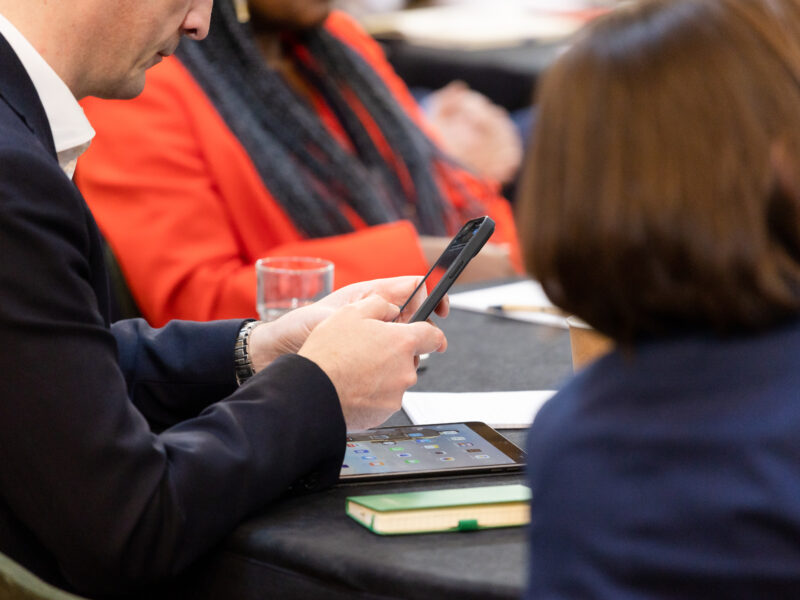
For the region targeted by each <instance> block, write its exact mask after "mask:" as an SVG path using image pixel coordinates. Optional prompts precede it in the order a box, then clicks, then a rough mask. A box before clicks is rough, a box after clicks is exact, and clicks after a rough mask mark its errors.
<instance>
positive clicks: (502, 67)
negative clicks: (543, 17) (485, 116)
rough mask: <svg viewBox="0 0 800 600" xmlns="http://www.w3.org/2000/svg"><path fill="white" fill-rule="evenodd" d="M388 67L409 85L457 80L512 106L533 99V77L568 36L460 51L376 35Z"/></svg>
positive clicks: (436, 84) (435, 86)
mask: <svg viewBox="0 0 800 600" xmlns="http://www.w3.org/2000/svg"><path fill="white" fill-rule="evenodd" d="M378 40H379V41H380V42H381V45H382V46H383V48H384V51H385V52H386V57H387V58H388V59H389V62H390V63H391V64H392V67H394V70H395V71H396V72H397V74H398V75H400V77H401V78H402V79H403V81H405V83H406V85H408V87H410V88H427V89H438V88H440V87H442V86H444V85H446V84H448V83H449V82H451V81H453V80H455V79H460V80H462V81H464V82H466V83H468V84H469V86H470V87H471V88H472V89H474V90H477V91H479V92H481V93H482V94H484V95H485V96H487V97H488V98H490V99H491V100H492V101H493V102H495V103H496V104H499V105H500V106H503V107H505V108H507V109H508V110H516V109H520V108H526V107H528V106H530V105H531V103H532V102H533V91H534V89H535V87H536V81H537V80H538V78H539V76H540V75H541V74H542V73H543V72H544V71H545V70H546V69H547V67H548V66H550V64H552V62H553V61H554V60H555V59H556V58H557V57H558V55H559V54H560V53H561V52H563V51H564V50H565V49H566V47H567V45H568V40H561V41H558V42H536V41H531V42H528V43H525V44H520V45H515V46H508V47H501V48H490V49H482V50H462V49H451V48H435V47H429V46H421V45H418V44H412V43H409V42H407V41H405V40H398V39H388V38H387V39H381V38H378Z"/></svg>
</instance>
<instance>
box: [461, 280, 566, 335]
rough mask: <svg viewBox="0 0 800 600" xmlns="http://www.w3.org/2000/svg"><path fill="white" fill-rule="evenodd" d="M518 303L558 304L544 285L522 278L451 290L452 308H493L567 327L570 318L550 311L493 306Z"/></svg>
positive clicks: (506, 314) (507, 314) (519, 317)
mask: <svg viewBox="0 0 800 600" xmlns="http://www.w3.org/2000/svg"><path fill="white" fill-rule="evenodd" d="M502 305H517V306H533V307H537V306H540V307H546V308H554V306H553V303H552V302H550V299H549V298H548V297H547V296H546V295H545V293H544V290H543V289H542V286H541V285H540V284H539V283H538V282H536V281H518V282H516V283H509V284H506V285H497V286H493V287H488V288H483V289H480V290H474V291H471V292H461V293H457V294H450V306H451V308H460V309H464V310H472V311H477V312H491V313H492V314H497V315H500V316H503V317H506V318H509V319H516V320H518V321H529V322H531V323H542V324H544V325H552V326H553V327H563V328H565V329H566V327H567V321H566V319H565V318H564V317H563V316H559V315H553V314H549V313H546V312H535V311H508V312H495V311H492V309H491V307H492V306H502Z"/></svg>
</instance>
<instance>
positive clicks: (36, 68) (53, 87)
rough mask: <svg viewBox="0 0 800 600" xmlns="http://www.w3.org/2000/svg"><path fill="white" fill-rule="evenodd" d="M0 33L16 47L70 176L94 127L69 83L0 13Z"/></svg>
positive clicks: (87, 143)
mask: <svg viewBox="0 0 800 600" xmlns="http://www.w3.org/2000/svg"><path fill="white" fill-rule="evenodd" d="M0 35H2V36H3V37H4V38H5V39H6V41H7V42H8V43H9V44H10V45H11V47H12V48H13V49H14V52H15V53H16V55H17V57H18V58H19V60H20V62H21V63H22V66H23V67H24V68H25V70H26V71H27V72H28V76H29V77H30V78H31V81H33V85H34V87H35V88H36V92H37V93H38V94H39V99H40V100H41V102H42V105H43V106H44V110H45V113H46V114H47V120H48V121H49V123H50V130H51V131H52V132H53V143H54V144H55V147H56V152H57V154H58V164H59V165H60V166H61V168H62V169H63V170H64V172H65V173H66V174H67V176H68V177H70V178H71V177H72V174H73V173H74V171H75V163H76V162H77V160H78V157H79V156H80V155H81V154H82V153H83V152H84V151H85V150H86V149H87V148H88V147H89V142H90V141H91V140H92V138H93V137H94V129H92V126H91V125H90V124H89V121H88V119H87V118H86V115H85V114H84V113H83V109H82V108H81V106H80V104H78V101H77V100H76V99H75V96H73V95H72V92H71V91H70V89H69V88H68V87H67V84H65V83H64V82H63V81H62V80H61V78H60V77H59V76H58V75H57V74H56V72H55V71H54V70H53V69H52V67H50V65H48V64H47V62H46V61H45V60H44V58H42V56H41V55H40V54H39V53H38V52H37V51H36V49H35V48H34V47H33V46H32V45H31V43H30V42H28V40H26V39H25V36H23V35H22V34H21V33H20V31H19V30H18V29H17V28H16V27H14V25H12V24H11V22H10V21H9V20H8V19H6V18H5V17H4V16H3V15H1V14H0Z"/></svg>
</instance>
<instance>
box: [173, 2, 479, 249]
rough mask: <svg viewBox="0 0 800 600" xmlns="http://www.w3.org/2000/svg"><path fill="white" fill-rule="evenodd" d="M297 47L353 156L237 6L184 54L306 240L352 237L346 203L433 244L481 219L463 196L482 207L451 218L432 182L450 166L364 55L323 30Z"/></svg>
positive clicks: (216, 18) (224, 6) (220, 11)
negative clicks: (383, 145)
mask: <svg viewBox="0 0 800 600" xmlns="http://www.w3.org/2000/svg"><path fill="white" fill-rule="evenodd" d="M298 43H302V45H303V46H304V47H305V48H306V49H307V51H308V52H309V53H310V54H311V56H312V57H313V59H314V61H315V63H316V65H318V66H319V68H315V66H314V65H308V64H304V63H303V61H301V60H299V59H298V60H297V64H298V67H299V68H300V70H301V72H302V73H303V74H304V76H305V77H306V78H307V80H308V81H309V83H310V84H311V85H313V86H314V87H315V88H316V89H317V90H318V91H319V92H320V93H321V94H322V95H323V97H324V98H325V99H326V101H327V102H328V104H329V105H330V107H331V108H332V110H333V111H334V112H335V114H336V115H337V117H338V119H339V120H340V122H341V124H342V126H343V128H344V129H345V131H346V132H347V134H348V136H349V137H350V140H351V141H352V144H353V147H354V149H355V154H353V153H351V152H349V151H347V150H346V149H344V148H343V147H342V146H341V144H340V143H339V142H338V141H336V139H334V137H333V136H332V135H331V134H330V132H329V131H328V130H327V128H326V127H325V126H324V124H323V123H322V121H321V120H320V118H319V117H318V116H317V115H316V113H315V112H314V111H313V109H312V108H311V107H310V106H309V105H308V104H307V102H306V100H305V99H303V98H301V97H300V96H299V95H298V94H297V93H295V92H294V90H293V89H292V88H291V86H289V85H288V84H287V83H286V81H285V80H284V79H283V77H282V76H281V75H280V74H279V73H277V72H276V71H274V70H272V69H270V68H269V67H267V66H266V64H265V62H264V59H263V57H262V56H261V54H260V52H259V50H258V47H257V45H256V43H255V39H254V36H253V33H252V30H251V28H250V26H249V25H242V24H240V23H239V22H238V21H237V20H236V17H235V14H234V10H233V8H232V5H231V3H230V2H226V1H225V0H222V1H219V2H215V3H214V9H213V11H212V18H211V33H210V34H209V36H208V38H207V39H206V40H205V41H203V42H201V43H197V42H192V41H189V40H184V41H183V42H182V43H181V46H180V48H179V49H178V53H177V54H178V57H179V58H180V60H181V62H183V64H184V65H185V66H186V67H187V68H188V69H189V71H190V72H191V73H192V75H193V76H194V78H195V79H196V80H197V81H198V83H199V84H200V86H201V87H202V88H203V90H204V91H205V92H206V94H208V96H209V98H210V99H211V101H212V102H213V104H214V105H215V107H216V108H217V110H218V112H219V113H220V115H221V116H222V118H223V119H224V120H225V122H226V123H227V125H228V127H229V128H230V129H231V131H232V132H233V133H234V135H236V137H237V138H238V139H239V141H240V142H241V144H242V145H243V146H244V148H245V150H246V151H247V152H248V154H249V155H250V158H251V160H252V161H253V163H254V165H255V167H256V169H257V170H258V172H259V174H260V175H261V177H262V179H263V181H264V183H265V185H266V187H267V188H268V189H269V190H270V193H271V194H272V195H273V197H274V198H275V199H276V200H277V201H278V202H279V203H280V204H281V206H282V207H283V208H284V210H286V211H287V213H288V214H289V215H290V217H291V219H292V221H293V222H294V224H295V225H296V226H297V227H298V229H300V230H301V231H302V232H303V233H304V234H305V235H307V236H308V237H326V236H330V235H337V234H341V233H346V232H349V231H352V230H353V227H352V225H351V224H350V222H349V220H348V219H347V218H346V217H345V216H344V215H343V214H342V212H341V211H340V209H339V205H340V203H345V204H347V205H349V206H350V207H352V209H353V210H354V211H355V212H356V213H357V214H358V215H359V216H360V217H361V219H363V220H364V222H365V223H367V224H368V225H377V224H380V223H388V222H391V221H396V220H398V219H410V220H411V221H412V222H413V223H414V224H415V226H416V227H417V230H418V231H419V232H420V233H422V234H427V235H448V234H451V233H452V232H453V231H454V230H456V229H457V228H458V226H459V225H460V222H461V221H462V220H463V219H464V218H467V217H469V216H474V215H471V214H469V213H472V212H474V213H475V214H477V213H479V212H480V207H478V206H477V204H476V203H474V201H473V200H472V198H471V197H470V196H469V195H468V194H465V199H466V200H467V202H471V201H472V204H473V205H474V207H470V208H471V209H472V210H470V209H469V208H468V209H467V210H466V211H464V212H463V213H462V214H461V215H457V214H453V210H452V209H451V207H450V205H449V203H448V202H447V201H445V200H444V199H443V198H442V193H441V191H440V189H439V186H438V185H437V182H436V179H435V175H434V165H435V164H436V163H437V162H440V161H441V162H446V161H448V159H447V158H446V157H444V155H442V153H441V152H440V151H439V150H438V148H437V147H436V146H435V145H434V144H433V143H432V142H431V141H430V140H429V139H428V137H427V136H426V135H425V134H424V133H423V132H422V131H421V130H420V129H419V128H418V127H417V125H416V124H415V123H414V122H413V121H412V120H411V119H410V118H409V116H408V115H407V114H406V112H405V111H404V110H403V109H402V107H401V106H400V105H399V103H398V102H397V101H396V100H395V98H394V97H393V96H392V94H391V92H390V91H389V90H388V88H387V87H386V85H385V84H384V82H383V81H382V80H381V79H380V77H379V76H378V75H377V73H375V71H374V70H373V69H372V68H371V67H370V66H369V65H368V64H367V63H366V62H365V61H364V60H363V59H362V58H361V56H359V55H358V54H357V53H356V52H354V51H353V50H352V49H351V48H350V47H348V46H347V45H346V44H344V43H342V42H341V41H340V40H338V39H337V38H335V37H334V36H333V35H331V34H330V33H328V32H327V31H326V30H325V29H323V28H321V27H320V28H316V29H314V30H312V31H308V32H305V33H303V34H302V37H301V38H298ZM344 89H349V90H350V91H351V92H352V93H353V94H355V95H356V96H357V97H358V99H359V101H360V102H361V103H362V104H363V106H364V108H365V109H366V110H367V111H368V112H369V114H370V116H371V118H372V119H373V120H374V121H375V123H376V124H377V126H378V127H379V128H380V130H381V133H382V135H383V137H384V138H385V140H386V141H387V143H388V144H389V146H390V147H391V148H392V150H393V152H394V154H395V156H397V157H399V158H400V159H402V161H403V164H404V165H405V169H406V170H407V172H408V177H409V178H410V180H411V184H412V186H413V187H412V189H408V188H409V187H410V186H408V185H404V182H403V181H402V180H401V178H400V176H399V175H398V172H397V169H396V168H395V167H393V166H392V165H390V164H387V162H386V160H385V159H384V157H383V156H382V155H381V153H380V151H379V150H378V148H377V147H376V146H375V144H374V142H373V140H372V137H371V136H370V135H369V133H368V132H367V130H366V128H365V127H364V125H363V124H362V122H361V119H359V117H358V116H357V115H356V113H355V112H354V111H353V109H352V108H351V106H350V104H349V103H348V102H347V101H346V100H345V97H344V96H343V95H342V90H344Z"/></svg>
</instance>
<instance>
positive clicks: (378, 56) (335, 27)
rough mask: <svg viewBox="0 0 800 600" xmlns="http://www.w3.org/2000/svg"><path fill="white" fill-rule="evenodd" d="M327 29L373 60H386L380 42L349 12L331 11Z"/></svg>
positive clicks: (326, 23)
mask: <svg viewBox="0 0 800 600" xmlns="http://www.w3.org/2000/svg"><path fill="white" fill-rule="evenodd" d="M325 29H327V30H328V31H329V32H330V33H332V34H333V35H335V36H336V37H337V38H339V39H340V40H342V41H343V42H345V43H346V44H349V45H350V46H351V47H353V48H354V49H355V50H356V51H357V52H359V53H361V54H362V55H365V56H366V57H368V58H370V59H371V60H373V61H375V60H380V61H383V60H385V56H384V53H383V50H382V48H381V46H380V44H378V42H376V41H375V40H374V39H373V38H372V37H371V36H370V35H369V34H368V33H367V32H366V31H365V30H364V28H363V27H362V26H361V25H360V24H359V23H358V21H356V20H355V19H354V18H353V17H351V16H350V15H348V14H347V13H345V12H343V11H340V10H334V11H331V14H330V15H328V19H327V20H326V21H325Z"/></svg>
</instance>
